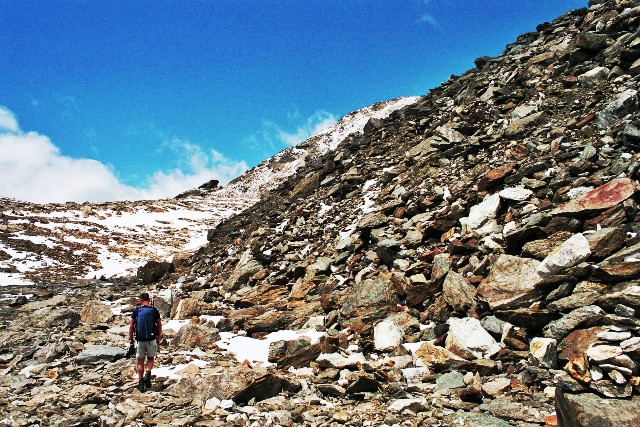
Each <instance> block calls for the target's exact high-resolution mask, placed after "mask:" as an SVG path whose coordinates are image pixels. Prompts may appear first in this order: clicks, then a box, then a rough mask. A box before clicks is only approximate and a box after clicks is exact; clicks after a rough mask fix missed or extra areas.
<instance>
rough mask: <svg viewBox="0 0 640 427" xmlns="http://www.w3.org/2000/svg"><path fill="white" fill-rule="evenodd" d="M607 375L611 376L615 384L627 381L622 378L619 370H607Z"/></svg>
mask: <svg viewBox="0 0 640 427" xmlns="http://www.w3.org/2000/svg"><path fill="white" fill-rule="evenodd" d="M607 375H609V378H611V379H612V380H613V382H614V383H616V384H621V385H622V384H626V383H627V380H626V379H625V378H624V375H622V374H621V373H620V372H618V371H616V370H613V371H609V372H607Z"/></svg>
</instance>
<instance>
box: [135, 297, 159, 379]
mask: <svg viewBox="0 0 640 427" xmlns="http://www.w3.org/2000/svg"><path fill="white" fill-rule="evenodd" d="M134 332H135V334H136V341H138V351H137V353H136V360H137V363H136V371H137V372H138V390H140V391H144V389H145V387H146V388H151V369H153V358H154V357H155V356H156V354H157V353H158V348H159V346H160V339H161V338H162V321H161V320H160V312H159V311H158V309H157V308H155V307H151V306H150V305H149V294H148V293H146V292H143V293H141V294H140V307H136V309H135V310H133V313H131V321H130V322H129V342H130V343H131V344H133V334H134ZM145 357H146V359H147V364H146V366H145V363H144V359H145ZM145 368H146V369H145ZM143 373H144V376H143Z"/></svg>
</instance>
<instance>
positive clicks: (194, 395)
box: [169, 365, 300, 406]
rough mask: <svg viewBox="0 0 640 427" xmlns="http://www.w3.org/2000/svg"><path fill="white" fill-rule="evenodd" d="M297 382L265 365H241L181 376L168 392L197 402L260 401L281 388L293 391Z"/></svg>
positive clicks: (277, 392)
mask: <svg viewBox="0 0 640 427" xmlns="http://www.w3.org/2000/svg"><path fill="white" fill-rule="evenodd" d="M299 389H300V384H299V383H297V382H296V381H292V380H289V379H287V378H286V377H284V376H281V375H279V374H276V373H273V372H269V371H267V370H266V369H264V368H250V367H248V366H244V365H240V366H234V367H228V368H225V369H224V370H223V371H222V372H220V373H219V374H218V375H211V376H207V377H206V378H201V377H194V378H186V377H185V378H182V379H180V381H178V382H177V383H176V384H174V385H173V386H172V387H171V388H170V389H169V393H170V394H171V395H173V396H176V397H180V398H188V399H191V400H192V403H193V404H194V405H197V406H202V405H204V403H205V402H206V401H207V400H209V399H211V398H214V397H215V398H216V399H219V400H233V401H234V402H235V403H237V404H246V403H247V402H249V401H250V400H252V399H255V401H256V402H259V401H261V400H264V399H268V398H270V397H274V396H277V395H278V394H280V393H281V392H283V391H289V392H295V391H297V390H299Z"/></svg>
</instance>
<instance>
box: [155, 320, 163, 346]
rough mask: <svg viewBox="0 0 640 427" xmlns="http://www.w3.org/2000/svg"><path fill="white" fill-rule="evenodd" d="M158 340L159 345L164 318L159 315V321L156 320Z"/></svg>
mask: <svg viewBox="0 0 640 427" xmlns="http://www.w3.org/2000/svg"><path fill="white" fill-rule="evenodd" d="M156 331H157V334H156V337H157V338H156V341H157V343H158V345H160V340H161V339H162V320H161V319H160V318H159V317H158V321H157V322H156Z"/></svg>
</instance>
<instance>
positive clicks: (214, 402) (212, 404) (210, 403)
mask: <svg viewBox="0 0 640 427" xmlns="http://www.w3.org/2000/svg"><path fill="white" fill-rule="evenodd" d="M219 407H220V399H218V398H217V397H212V398H211V399H209V400H207V401H206V402H205V403H204V408H205V409H211V410H215V409H218V408H219Z"/></svg>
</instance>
